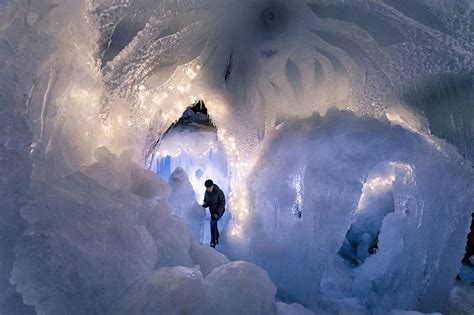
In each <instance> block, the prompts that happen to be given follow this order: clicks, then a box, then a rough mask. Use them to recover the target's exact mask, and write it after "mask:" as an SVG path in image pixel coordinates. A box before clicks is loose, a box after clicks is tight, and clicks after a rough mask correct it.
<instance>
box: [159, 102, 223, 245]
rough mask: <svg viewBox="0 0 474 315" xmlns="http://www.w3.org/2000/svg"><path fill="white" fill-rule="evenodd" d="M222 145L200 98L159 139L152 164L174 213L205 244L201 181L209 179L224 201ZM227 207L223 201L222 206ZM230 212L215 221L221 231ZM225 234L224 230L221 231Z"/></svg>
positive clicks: (207, 217)
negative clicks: (167, 187)
mask: <svg viewBox="0 0 474 315" xmlns="http://www.w3.org/2000/svg"><path fill="white" fill-rule="evenodd" d="M227 165H228V162H227V157H226V154H225V152H224V147H223V145H222V143H221V142H220V141H219V139H218V137H217V127H216V125H215V124H214V123H213V122H212V119H211V117H210V116H209V113H208V110H207V107H206V105H205V103H204V101H202V100H198V101H196V102H195V103H193V104H191V105H190V106H188V107H187V108H186V110H185V111H184V112H183V114H182V116H181V117H180V118H179V119H178V120H177V121H176V122H175V123H173V124H172V125H171V126H170V127H169V128H168V129H167V130H166V132H165V133H164V134H163V136H162V138H161V140H160V141H159V143H158V145H157V148H156V153H155V157H154V159H153V167H154V168H155V172H156V174H157V175H158V176H160V177H161V178H162V179H164V180H165V181H167V182H168V183H169V184H170V186H171V189H172V193H171V196H170V203H171V205H172V208H173V211H174V214H175V215H177V216H179V217H181V218H183V219H184V220H185V221H186V222H187V223H188V225H189V227H190V228H191V230H192V232H193V234H194V235H195V237H196V238H197V239H198V241H199V242H200V243H201V244H206V243H209V240H210V231H209V228H208V227H209V222H208V221H209V220H210V215H209V212H208V211H206V210H205V209H204V208H202V207H201V205H202V203H203V199H204V192H205V187H204V182H205V181H206V180H207V179H212V180H213V181H214V183H215V184H217V185H218V186H219V187H220V188H221V189H222V190H223V191H224V194H225V196H226V200H228V199H229V198H228V196H229V189H230V178H229V171H228V167H227ZM228 208H229V205H228V203H227V205H226V209H228ZM229 213H230V211H226V212H225V214H224V216H223V218H222V219H221V220H219V230H220V231H223V232H224V230H225V227H226V226H227V224H228V222H229V220H230V214H229ZM221 234H223V235H224V234H225V233H221Z"/></svg>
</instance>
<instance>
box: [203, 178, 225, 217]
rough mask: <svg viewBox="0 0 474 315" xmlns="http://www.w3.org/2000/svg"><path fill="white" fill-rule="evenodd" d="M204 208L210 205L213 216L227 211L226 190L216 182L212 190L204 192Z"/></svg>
mask: <svg viewBox="0 0 474 315" xmlns="http://www.w3.org/2000/svg"><path fill="white" fill-rule="evenodd" d="M202 206H203V207H204V208H207V207H209V211H210V212H211V216H212V215H214V214H217V215H218V216H220V215H222V214H223V213H224V211H225V196H224V192H223V191H222V190H221V189H220V188H219V186H217V185H216V184H214V189H213V190H212V192H210V193H209V192H207V190H206V193H205V194H204V204H203V205H202Z"/></svg>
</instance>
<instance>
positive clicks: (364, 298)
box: [239, 111, 472, 313]
mask: <svg viewBox="0 0 474 315" xmlns="http://www.w3.org/2000/svg"><path fill="white" fill-rule="evenodd" d="M342 126H344V128H342ZM301 165H304V166H305V167H304V169H303V170H301V167H300V166H301ZM301 171H302V172H303V174H304V176H303V177H302V185H303V186H304V190H303V191H302V192H301V197H300V199H301V201H302V202H301V211H302V219H299V218H298V217H295V216H294V213H293V209H292V205H293V204H294V202H295V199H298V194H299V192H298V189H297V188H298V187H295V181H294V178H295V174H298V173H301ZM470 172H471V169H470V166H469V164H468V163H465V162H463V159H462V158H461V157H460V156H459V155H458V153H456V151H455V150H453V148H450V146H449V145H446V144H443V142H441V141H439V140H436V139H434V138H430V137H428V136H424V135H420V134H417V133H413V132H410V131H408V130H406V129H402V128H401V127H399V126H396V125H391V124H390V123H386V122H381V121H378V120H375V119H367V118H358V117H357V116H355V115H354V114H352V113H349V112H339V111H330V112H328V114H327V115H326V116H325V117H322V118H321V117H319V116H313V117H310V118H308V119H306V120H304V121H293V122H291V123H288V124H287V126H286V127H283V128H282V129H281V130H280V131H279V132H278V133H277V134H276V135H275V137H274V139H273V141H271V142H270V144H269V145H268V146H267V147H266V148H265V149H264V153H263V155H262V157H261V158H260V160H259V162H258V164H257V167H256V170H255V173H254V175H253V176H252V180H251V184H250V187H251V189H250V191H251V192H252V193H251V200H252V201H251V204H252V209H253V211H252V212H251V215H250V217H251V219H250V221H249V222H251V223H249V224H248V225H247V226H246V230H245V235H247V237H248V238H249V251H243V252H246V253H247V254H246V255H247V256H246V257H247V259H248V260H250V261H253V262H255V263H257V264H259V265H261V266H264V267H265V269H266V270H267V271H268V272H269V274H270V277H271V279H272V280H273V281H274V282H275V284H276V286H277V288H278V289H279V296H280V297H281V298H282V299H284V300H285V301H287V302H290V301H292V302H294V301H296V302H299V303H302V304H303V305H307V306H309V307H310V308H311V309H313V310H314V311H317V310H318V309H319V307H320V306H321V305H324V307H326V308H329V309H337V310H339V311H343V310H344V309H345V307H349V308H352V310H353V311H355V310H356V309H357V308H364V307H368V308H369V310H370V311H371V312H374V313H384V312H386V311H387V310H388V309H392V308H395V307H400V308H402V309H417V310H420V311H424V312H431V311H433V310H436V309H442V308H443V307H444V306H443V305H445V303H446V301H447V297H448V291H449V289H448V288H447V287H445V286H443V285H442V283H449V282H450V281H454V280H452V279H453V278H454V277H455V275H456V272H457V268H458V265H459V259H461V257H462V255H463V249H462V248H458V249H457V250H455V249H454V246H453V244H455V243H456V241H454V239H458V240H459V242H463V240H464V238H465V236H464V234H465V228H466V227H465V224H464V223H460V222H459V221H458V220H457V219H454V217H458V216H459V218H461V217H462V219H461V221H468V220H469V211H466V207H469V204H470V202H472V201H468V203H467V204H465V203H464V201H465V200H463V198H459V193H458V192H459V190H461V191H469V189H470V188H469V185H470V184H469V183H470V182H471V181H472V175H471V174H470ZM445 174H446V175H445ZM447 174H450V175H447ZM388 190H389V191H390V196H388V197H387V196H386V194H387V192H388ZM377 194H379V198H375V197H376V195H377ZM454 200H456V202H453V201H454ZM364 212H372V213H371V214H370V215H367V216H364ZM456 213H457V214H456ZM348 231H349V232H348ZM379 231H380V234H379V235H378V251H377V252H376V253H375V254H373V255H371V256H370V257H367V256H369V255H367V256H363V254H364V253H365V252H364V250H363V248H364V247H365V250H367V249H368V247H369V245H370V244H371V243H372V242H373V241H374V240H375V238H376V237H377V234H378V233H379ZM435 231H436V232H435ZM364 234H365V235H364ZM348 240H350V241H352V242H353V244H356V245H357V246H359V248H358V249H359V252H357V251H356V250H355V251H356V254H354V253H352V252H351V248H350V247H349V244H346V242H347V241H348ZM439 244H443V245H442V246H439ZM341 247H342V248H341ZM239 254H240V255H242V253H239ZM357 254H359V255H357ZM244 255H245V254H244ZM348 258H351V259H348ZM354 262H356V263H354ZM404 270H409V271H407V272H406V273H405V271H404ZM447 273H451V274H450V275H448V274H447ZM381 292H383V293H381ZM395 305H397V306H395Z"/></svg>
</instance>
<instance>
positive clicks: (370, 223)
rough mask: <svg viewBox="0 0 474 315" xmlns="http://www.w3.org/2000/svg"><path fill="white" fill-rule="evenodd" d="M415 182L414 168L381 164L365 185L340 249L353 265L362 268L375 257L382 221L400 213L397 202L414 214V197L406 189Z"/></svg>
mask: <svg viewBox="0 0 474 315" xmlns="http://www.w3.org/2000/svg"><path fill="white" fill-rule="evenodd" d="M413 183H414V174H413V169H412V168H411V166H409V165H407V164H403V163H396V162H382V163H379V164H378V165H377V166H376V167H375V168H374V169H373V170H372V171H371V172H370V174H369V176H368V177H367V180H366V182H365V183H364V185H363V188H362V194H361V196H360V199H359V203H358V206H357V210H356V211H355V214H354V217H353V219H352V223H351V226H350V228H349V231H348V232H347V234H346V238H345V240H344V243H343V244H342V246H341V248H340V249H339V255H340V256H342V257H343V258H344V259H345V260H346V261H348V262H350V263H351V264H352V265H353V266H358V265H361V264H363V263H364V261H365V260H366V259H367V257H369V256H370V255H373V254H375V253H376V252H377V250H378V238H379V234H380V229H381V227H382V222H383V220H384V218H385V216H387V215H388V214H389V213H393V212H395V211H396V209H395V202H398V203H399V204H401V205H404V206H403V207H404V208H406V210H402V211H408V212H409V211H410V210H409V205H407V203H408V202H410V200H411V199H412V197H410V196H408V195H407V192H406V191H404V190H406V189H409V188H410V186H412V185H413ZM403 207H402V208H403ZM399 210H400V209H399ZM403 215H404V216H407V215H409V216H412V215H414V214H410V213H404V214H403Z"/></svg>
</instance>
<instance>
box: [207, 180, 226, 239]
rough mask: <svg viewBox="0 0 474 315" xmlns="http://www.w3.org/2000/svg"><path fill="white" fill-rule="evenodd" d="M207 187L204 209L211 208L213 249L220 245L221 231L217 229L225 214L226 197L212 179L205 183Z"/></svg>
mask: <svg viewBox="0 0 474 315" xmlns="http://www.w3.org/2000/svg"><path fill="white" fill-rule="evenodd" d="M204 186H206V193H205V194H204V204H203V205H202V206H203V207H204V208H207V207H209V212H210V213H211V244H210V245H211V247H214V248H215V247H216V245H217V244H219V230H218V229H217V221H219V219H220V218H221V217H222V215H223V214H224V212H225V196H224V192H223V191H222V190H221V189H220V188H219V186H217V185H215V184H214V182H213V181H212V180H210V179H208V180H206V182H205V183H204Z"/></svg>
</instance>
